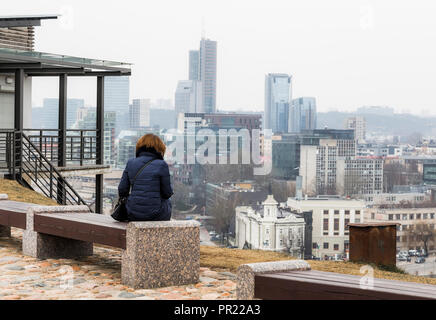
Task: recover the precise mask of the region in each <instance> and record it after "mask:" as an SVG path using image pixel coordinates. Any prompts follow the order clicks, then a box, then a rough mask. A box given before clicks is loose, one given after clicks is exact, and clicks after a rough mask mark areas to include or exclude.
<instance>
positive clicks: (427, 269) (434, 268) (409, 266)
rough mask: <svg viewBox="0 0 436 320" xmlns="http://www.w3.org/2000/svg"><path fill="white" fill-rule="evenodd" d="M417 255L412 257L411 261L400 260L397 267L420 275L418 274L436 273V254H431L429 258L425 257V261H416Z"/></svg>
mask: <svg viewBox="0 0 436 320" xmlns="http://www.w3.org/2000/svg"><path fill="white" fill-rule="evenodd" d="M415 259H416V258H415V257H412V261H411V262H404V261H401V262H398V261H397V267H398V268H400V269H402V270H404V271H405V272H407V273H409V274H412V275H418V276H429V275H436V256H435V255H431V256H429V257H428V258H425V263H421V264H418V263H415Z"/></svg>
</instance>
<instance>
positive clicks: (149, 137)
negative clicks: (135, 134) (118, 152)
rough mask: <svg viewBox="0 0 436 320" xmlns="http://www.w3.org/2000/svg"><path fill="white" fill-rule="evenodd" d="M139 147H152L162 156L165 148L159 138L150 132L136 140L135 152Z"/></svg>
mask: <svg viewBox="0 0 436 320" xmlns="http://www.w3.org/2000/svg"><path fill="white" fill-rule="evenodd" d="M141 148H153V149H154V150H156V151H157V152H159V153H160V154H161V155H162V157H163V156H164V155H165V151H166V149H167V147H166V146H165V143H163V141H162V140H161V138H159V137H158V136H157V135H155V134H152V133H150V134H146V135H145V136H143V137H141V138H140V139H139V140H138V142H137V143H136V152H137V153H138V151H139V149H141Z"/></svg>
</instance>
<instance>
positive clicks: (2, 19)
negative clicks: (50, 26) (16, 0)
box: [0, 14, 59, 28]
mask: <svg viewBox="0 0 436 320" xmlns="http://www.w3.org/2000/svg"><path fill="white" fill-rule="evenodd" d="M58 17H59V15H57V14H44V15H17V16H0V28H8V27H37V26H40V25H41V20H48V19H57V18H58Z"/></svg>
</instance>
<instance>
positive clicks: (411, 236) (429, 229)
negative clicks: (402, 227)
mask: <svg viewBox="0 0 436 320" xmlns="http://www.w3.org/2000/svg"><path fill="white" fill-rule="evenodd" d="M405 235H406V236H407V242H408V245H409V246H421V245H422V246H423V247H424V250H425V252H427V253H428V247H429V243H435V241H436V230H435V227H434V225H433V224H426V223H425V222H423V221H421V222H419V223H417V224H415V225H411V226H409V228H408V229H407V230H406V233H405Z"/></svg>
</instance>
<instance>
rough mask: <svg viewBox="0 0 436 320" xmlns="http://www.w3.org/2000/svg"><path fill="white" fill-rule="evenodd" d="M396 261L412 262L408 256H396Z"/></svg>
mask: <svg viewBox="0 0 436 320" xmlns="http://www.w3.org/2000/svg"><path fill="white" fill-rule="evenodd" d="M398 261H407V262H410V261H412V259H411V258H410V257H409V256H407V257H406V256H402V255H398Z"/></svg>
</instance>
